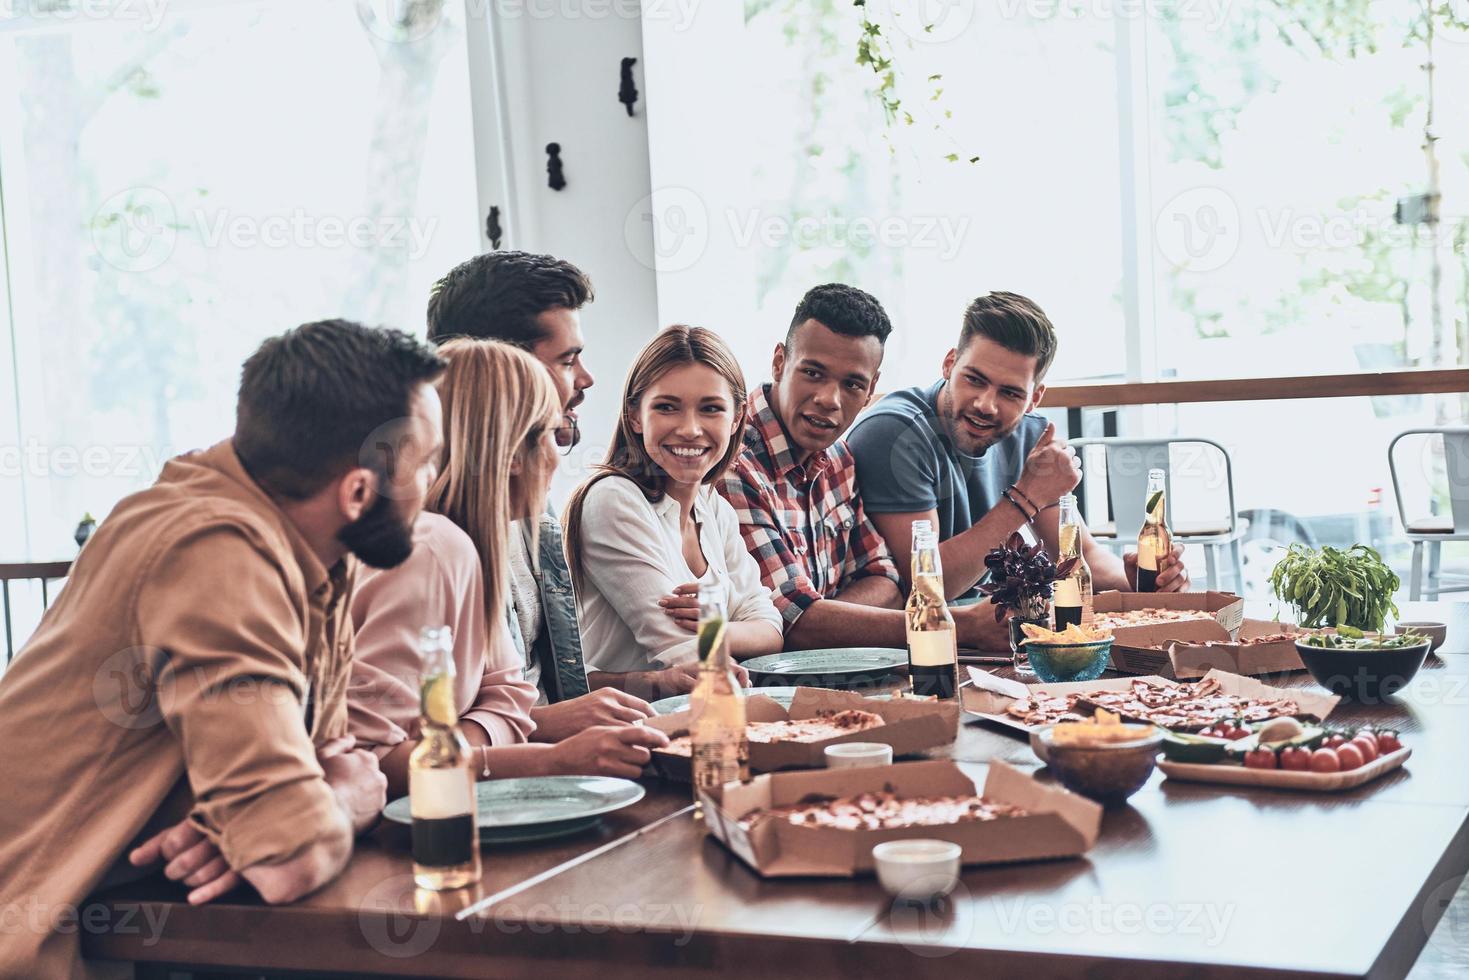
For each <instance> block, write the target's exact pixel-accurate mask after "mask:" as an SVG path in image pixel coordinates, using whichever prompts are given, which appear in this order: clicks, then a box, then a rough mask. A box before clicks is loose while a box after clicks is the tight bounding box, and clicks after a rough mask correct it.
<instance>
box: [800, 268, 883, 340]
mask: <svg viewBox="0 0 1469 980" xmlns="http://www.w3.org/2000/svg"><path fill="white" fill-rule="evenodd" d="M807 320H816V321H817V322H819V323H821V324H822V325H823V326H825V327H826V328H827V329H829V330H834V331H836V332H837V333H839V334H845V335H846V336H848V337H876V338H877V340H878V342H879V343H881V344H886V343H887V340H888V334H890V333H892V332H893V324H892V321H891V320H889V319H888V315H887V312H886V311H885V310H884V309H883V308H882V304H881V303H879V302H878V301H877V298H876V297H875V296H873V295H872V294H871V293H868V292H864V291H862V290H860V289H858V288H857V287H856V286H848V285H846V284H845V283H840V282H829V283H825V284H824V285H821V286H812V287H811V288H810V289H808V290H807V291H806V295H805V296H802V297H801V302H800V303H798V304H797V305H796V315H795V316H793V317H791V325H790V327H789V329H787V330H786V346H787V347H789V346H790V345H791V339H792V338H793V337H794V336H795V332H796V328H797V327H799V326H800V325H801V324H803V323H805V322H806V321H807Z"/></svg>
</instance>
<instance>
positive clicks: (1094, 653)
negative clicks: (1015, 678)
mask: <svg viewBox="0 0 1469 980" xmlns="http://www.w3.org/2000/svg"><path fill="white" fill-rule="evenodd" d="M1025 652H1026V653H1027V654H1028V655H1029V657H1030V669H1031V670H1033V671H1035V676H1036V677H1039V678H1040V679H1041V680H1043V681H1045V682H1046V683H1047V684H1062V683H1065V682H1066V681H1094V680H1096V679H1097V678H1098V677H1101V676H1102V671H1104V670H1106V669H1107V662H1108V660H1109V659H1110V658H1111V656H1112V640H1111V638H1110V637H1109V638H1107V639H1105V640H1097V641H1096V642H1095V643H1038V642H1036V641H1035V640H1031V641H1030V642H1029V643H1027V644H1025Z"/></svg>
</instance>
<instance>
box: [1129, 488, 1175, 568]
mask: <svg viewBox="0 0 1469 980" xmlns="http://www.w3.org/2000/svg"><path fill="white" fill-rule="evenodd" d="M1163 487H1164V481H1163V471H1162V470H1148V494H1147V497H1146V503H1145V508H1146V511H1147V513H1146V514H1145V515H1144V516H1143V529H1142V530H1141V531H1139V532H1138V534H1137V590H1138V591H1139V592H1157V591H1158V565H1159V564H1161V563H1162V561H1163V558H1164V557H1165V556H1166V555H1168V554H1169V553H1170V552H1172V551H1173V536H1172V535H1171V534H1169V533H1168V521H1167V519H1166V518H1165V517H1164V509H1165V506H1166V500H1165V498H1166V494H1165V493H1164V489H1163Z"/></svg>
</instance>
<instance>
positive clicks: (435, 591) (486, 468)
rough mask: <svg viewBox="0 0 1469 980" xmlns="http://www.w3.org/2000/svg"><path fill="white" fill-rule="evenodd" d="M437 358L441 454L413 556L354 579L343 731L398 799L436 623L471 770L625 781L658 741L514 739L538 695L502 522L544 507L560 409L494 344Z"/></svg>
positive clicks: (463, 344)
mask: <svg viewBox="0 0 1469 980" xmlns="http://www.w3.org/2000/svg"><path fill="white" fill-rule="evenodd" d="M439 354H440V355H441V356H442V357H443V358H444V359H445V360H446V361H448V364H449V367H448V370H446V371H445V373H444V377H443V380H442V381H440V382H439V397H440V399H441V400H442V402H443V406H444V446H445V449H444V459H443V464H442V466H441V468H440V471H439V474H438V476H437V478H436V479H435V480H434V482H433V484H432V486H431V487H430V488H429V491H428V497H427V499H426V501H425V505H424V512H423V514H422V515H421V516H420V517H419V518H418V520H417V521H416V522H415V524H414V528H413V538H414V549H413V554H412V556H411V557H410V558H409V559H408V560H407V561H406V562H404V563H403V564H402V565H400V566H398V567H397V568H395V569H392V570H391V571H386V572H376V571H369V572H367V573H366V574H365V575H364V576H363V577H362V580H361V583H360V585H359V587H358V589H357V593H356V597H355V598H354V600H353V603H352V620H353V622H354V623H355V624H356V628H357V636H356V639H357V650H356V656H355V661H354V666H353V669H352V686H351V690H350V692H349V717H350V721H351V730H352V733H353V734H354V735H356V737H357V740H358V742H359V744H361V745H363V746H364V747H367V748H369V749H371V750H372V751H374V752H376V753H377V754H378V755H379V756H380V758H381V761H382V769H383V772H384V773H385V774H386V775H387V777H388V781H389V784H390V786H391V788H392V789H393V790H394V791H395V792H403V791H404V790H405V785H406V775H405V774H406V769H407V759H408V755H409V753H410V752H411V751H412V749H413V746H414V745H415V744H416V742H417V739H418V713H419V705H418V680H419V666H420V663H419V653H418V635H419V630H420V629H422V628H423V627H424V626H438V625H448V626H449V627H451V629H452V630H453V640H454V664H455V668H456V673H457V677H456V680H455V687H454V697H455V708H456V710H457V711H458V712H459V729H460V731H461V732H462V733H463V734H464V737H465V738H466V739H467V740H468V741H469V743H470V745H471V746H473V747H474V758H475V761H476V763H477V765H476V768H477V769H483V770H488V771H489V772H490V773H492V774H494V775H499V776H519V775H540V774H555V773H563V774H609V775H610V774H615V775H622V776H636V775H637V774H638V773H639V771H640V769H641V766H642V763H643V762H646V761H647V751H646V749H645V748H643V747H642V746H646V745H654V744H660V743H661V741H662V737H661V736H659V735H658V734H657V733H656V732H652V731H651V730H645V729H642V728H638V727H635V726H631V725H626V726H594V727H588V728H584V729H583V730H581V731H579V732H577V733H576V734H573V735H572V736H571V737H569V738H566V739H564V740H563V741H561V742H558V743H556V744H554V745H544V744H539V745H528V744H523V743H525V742H526V741H527V740H528V739H530V738H531V737H532V736H533V735H534V733H535V728H536V724H535V721H534V718H533V712H534V711H535V710H537V709H534V708H533V706H534V705H535V703H536V698H537V695H538V693H539V692H538V691H537V689H536V686H535V685H534V684H532V683H530V682H529V681H527V680H526V679H525V664H524V662H523V661H522V660H521V658H520V655H519V653H518V652H517V651H516V648H515V644H514V641H513V640H512V639H511V637H510V633H509V623H508V620H507V619H506V604H507V601H508V595H509V586H508V583H507V581H506V567H507V552H508V549H509V537H510V534H511V526H510V525H511V521H513V520H516V519H521V518H526V517H529V516H531V515H534V514H539V513H541V512H542V511H543V510H545V507H546V493H547V490H548V488H549V485H550V480H551V476H552V474H553V473H554V472H555V469H556V460H557V454H556V445H555V440H554V431H555V428H556V426H557V425H559V424H560V419H561V400H560V399H559V398H558V397H557V395H556V391H555V388H554V387H553V385H552V383H551V377H550V375H549V374H548V373H547V371H546V369H545V367H544V366H543V365H542V364H541V363H540V362H539V361H537V360H536V359H535V358H533V357H531V356H530V355H529V354H527V353H525V352H524V351H521V350H519V349H517V348H514V347H511V346H509V345H508V344H501V343H497V342H495V341H486V340H467V339H465V340H453V341H449V342H448V343H445V344H444V345H442V346H441V347H440V348H439ZM609 696H610V697H615V698H620V699H623V700H625V701H626V702H628V703H627V705H626V708H627V718H626V720H628V721H632V720H636V719H637V718H640V717H642V716H643V715H644V714H646V710H645V709H646V706H645V705H641V702H638V701H637V700H636V699H634V698H630V697H628V696H627V695H626V694H623V693H622V692H605V693H601V692H599V693H596V694H592V695H585V696H584V697H586V698H593V697H598V698H606V697H609ZM574 700H577V699H574ZM568 703H571V702H568Z"/></svg>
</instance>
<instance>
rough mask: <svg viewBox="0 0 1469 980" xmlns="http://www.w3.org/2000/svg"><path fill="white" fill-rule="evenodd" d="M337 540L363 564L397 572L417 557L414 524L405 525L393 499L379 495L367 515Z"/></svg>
mask: <svg viewBox="0 0 1469 980" xmlns="http://www.w3.org/2000/svg"><path fill="white" fill-rule="evenodd" d="M337 540H338V541H340V542H342V544H344V545H346V546H347V550H348V551H350V552H352V554H354V555H356V556H357V557H358V558H360V559H362V562H363V564H366V565H371V566H372V567H373V568H396V567H397V566H399V565H401V564H403V562H405V561H407V560H408V556H409V555H411V554H413V523H412V522H411V521H410V522H408V523H406V524H405V523H404V521H403V516H402V515H401V514H399V513H398V508H397V507H396V506H394V501H393V499H392V498H391V497H389V496H387V495H386V494H379V495H378V498H377V500H376V501H375V502H374V503H373V505H372V506H371V507H369V508H368V509H367V512H366V513H364V514H363V515H362V516H361V517H359V518H357V520H355V521H353V522H352V523H351V524H348V525H347V526H346V527H344V528H342V529H341V530H340V531H338V532H337Z"/></svg>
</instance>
